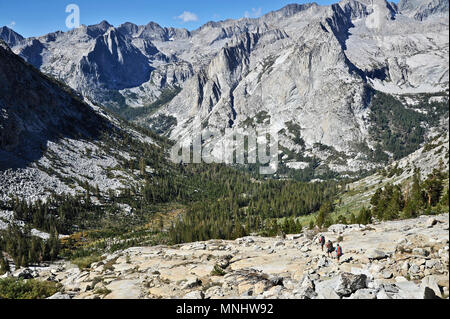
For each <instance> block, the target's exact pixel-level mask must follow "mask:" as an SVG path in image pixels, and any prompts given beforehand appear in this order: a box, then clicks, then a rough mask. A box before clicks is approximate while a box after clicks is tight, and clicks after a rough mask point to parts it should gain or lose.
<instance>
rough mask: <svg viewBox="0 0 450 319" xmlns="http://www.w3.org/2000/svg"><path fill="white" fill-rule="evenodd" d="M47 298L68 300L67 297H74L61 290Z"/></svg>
mask: <svg viewBox="0 0 450 319" xmlns="http://www.w3.org/2000/svg"><path fill="white" fill-rule="evenodd" d="M47 299H54V300H66V299H72V298H71V297H70V295H67V294H63V293H61V292H57V293H56V294H54V295H53V296H50V297H48V298H47Z"/></svg>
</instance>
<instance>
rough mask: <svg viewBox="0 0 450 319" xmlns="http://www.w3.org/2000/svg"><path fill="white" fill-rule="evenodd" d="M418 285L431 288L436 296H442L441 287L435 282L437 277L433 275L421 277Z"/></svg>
mask: <svg viewBox="0 0 450 319" xmlns="http://www.w3.org/2000/svg"><path fill="white" fill-rule="evenodd" d="M420 287H421V288H422V289H425V287H428V288H430V289H431V290H433V292H434V293H435V295H436V296H438V297H442V294H441V289H440V288H439V285H438V283H437V279H436V278H435V277H434V276H428V277H425V278H423V279H422V282H421V284H420Z"/></svg>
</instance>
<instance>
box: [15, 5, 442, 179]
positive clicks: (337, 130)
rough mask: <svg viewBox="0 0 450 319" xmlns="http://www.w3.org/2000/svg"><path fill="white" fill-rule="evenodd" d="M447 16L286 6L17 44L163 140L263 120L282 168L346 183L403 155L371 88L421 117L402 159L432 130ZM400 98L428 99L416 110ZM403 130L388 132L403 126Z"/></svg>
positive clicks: (433, 8)
mask: <svg viewBox="0 0 450 319" xmlns="http://www.w3.org/2000/svg"><path fill="white" fill-rule="evenodd" d="M446 8H448V0H415V1H412V0H404V1H402V2H400V3H399V4H398V5H395V4H394V3H390V2H387V1H385V0H374V1H371V0H370V1H369V0H342V1H341V2H339V3H337V4H334V5H330V6H319V5H317V4H314V3H313V4H305V5H297V4H293V5H289V6H286V7H284V8H282V9H280V10H278V11H274V12H271V13H268V14H266V15H264V16H262V17H260V18H257V19H248V18H244V19H239V20H231V19H229V20H226V21H219V22H209V23H207V24H205V25H204V26H202V27H200V28H199V29H197V30H193V31H187V30H183V29H173V28H162V27H161V26H159V25H157V24H155V23H149V24H147V25H144V26H138V25H135V24H132V23H125V24H123V25H121V26H119V27H117V28H115V27H113V26H111V25H110V24H109V23H107V22H106V21H103V22H101V23H100V24H98V25H94V26H82V27H80V28H78V29H75V30H72V31H69V32H66V33H62V32H56V33H52V34H48V35H46V36H42V37H38V38H30V39H25V40H23V41H21V42H20V43H19V44H18V45H16V46H14V48H13V50H14V52H16V53H17V54H19V55H21V56H22V57H24V58H25V59H26V60H27V61H29V62H30V63H32V64H33V65H35V66H36V67H38V68H40V69H41V71H43V72H45V73H48V74H51V75H53V76H55V77H56V78H58V79H61V80H63V81H64V82H65V83H66V84H68V85H69V86H70V87H72V88H73V89H75V90H77V91H79V92H81V93H82V94H83V95H84V96H87V97H89V98H90V99H91V100H93V101H95V102H99V103H102V104H104V105H106V106H108V107H109V108H112V109H113V110H115V111H116V112H118V113H121V114H123V116H125V117H126V118H127V119H132V120H135V121H136V122H138V123H140V124H142V125H144V126H150V127H151V128H152V129H153V130H154V131H157V132H159V133H164V134H166V135H167V136H169V137H170V138H172V139H176V140H178V139H180V138H181V139H185V138H189V137H190V136H191V135H193V134H195V132H196V131H198V130H199V129H198V128H205V127H207V128H215V129H219V130H221V131H223V130H224V129H225V128H228V127H231V128H232V129H233V130H235V131H239V130H241V131H242V130H247V129H248V128H250V127H255V128H259V127H262V126H267V125H269V127H270V130H272V131H273V132H279V135H280V136H279V138H280V143H281V148H282V154H281V158H282V161H283V163H282V170H281V171H280V172H282V174H285V173H286V172H287V171H289V168H306V169H307V170H308V171H310V170H314V171H316V173H314V174H313V175H314V176H316V177H319V176H322V175H326V176H329V177H330V176H335V175H336V173H339V174H340V175H349V174H350V175H351V174H353V175H355V174H359V172H360V170H371V169H374V168H376V167H379V166H382V165H385V161H386V160H384V161H377V160H375V158H386V157H387V158H388V159H397V156H398V154H393V152H392V147H388V146H386V145H387V143H385V142H380V137H379V136H376V134H375V135H374V134H373V131H374V129H375V130H376V127H377V125H378V123H374V121H373V112H372V110H374V109H379V105H374V103H377V101H379V100H380V99H377V98H375V97H376V96H377V95H380V94H381V93H380V94H379V92H382V93H384V94H387V95H389V96H392V97H394V98H395V99H397V100H401V101H403V102H402V106H401V108H403V109H405V110H408V109H413V112H416V113H417V114H415V113H411V112H409V111H405V112H406V113H409V115H408V116H411V117H413V118H418V117H419V116H418V114H425V113H426V114H428V115H429V116H427V117H422V118H421V119H418V120H417V121H416V122H414V125H416V126H418V127H424V130H423V132H421V133H420V134H421V136H420V137H418V138H417V136H415V137H414V138H410V137H408V138H406V140H409V141H411V140H414V141H415V142H414V143H413V144H414V145H407V146H406V147H405V149H407V150H408V152H411V151H414V150H416V149H417V148H419V147H420V145H421V144H422V145H423V143H424V142H425V140H426V136H427V134H428V133H429V132H430V131H431V130H434V129H436V127H433V126H436V121H434V122H433V123H431V124H430V122H431V120H430V118H431V117H433V116H434V115H433V114H431V113H432V112H431V113H430V112H429V110H428V109H429V105H430V103H429V102H428V100H427V99H428V94H434V95H436V96H435V97H433V98H436V99H440V103H441V104H442V105H440V106H439V108H441V109H442V108H443V105H444V104H445V103H446V101H447V100H448V86H449V68H448V50H449V49H448V32H449V31H448V30H449V27H448V10H446ZM180 91H181V92H180ZM178 92H180V93H179V94H178ZM177 94H178V96H176V95H177ZM403 97H404V98H403ZM409 100H420V101H425V100H426V101H425V102H424V103H421V104H420V103H419V105H415V106H414V107H411V105H410V104H408V103H405V101H409ZM374 101H375V102H374ZM392 103H396V102H392ZM130 107H131V109H130ZM382 112H384V113H385V114H387V113H389V112H390V110H389V108H385V109H383V110H382ZM405 112H403V111H402V112H399V114H400V113H405ZM437 113H438V114H439V116H442V117H445V116H446V114H445V112H441V111H439V112H437ZM447 113H448V112H447ZM402 116H403V115H402ZM440 129H441V130H444V131H445V130H448V127H447V128H446V127H442V126H441V127H440ZM400 130H401V131H402V132H400V133H398V132H391V133H392V135H396V134H397V133H398V134H403V133H404V132H407V131H408V130H409V128H401V129H400ZM391 131H392V130H391ZM398 134H397V135H398ZM404 143H405V142H404V141H402V142H401V143H400V144H402V145H403V144H404ZM217 152H218V153H220V152H219V151H217ZM374 154H375V155H374ZM402 155H407V154H402ZM317 170H320V171H322V172H325V174H320V173H317ZM308 175H311V174H309V173H308ZM314 176H312V177H314ZM310 177H311V176H310Z"/></svg>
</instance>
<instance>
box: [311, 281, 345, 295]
mask: <svg viewBox="0 0 450 319" xmlns="http://www.w3.org/2000/svg"><path fill="white" fill-rule="evenodd" d="M338 281H339V277H337V276H336V277H334V278H332V279H329V280H325V281H321V282H318V283H316V289H315V290H316V293H317V299H340V298H341V297H340V296H339V295H338V294H337V293H336V292H335V291H334V289H335V288H336V286H337V284H338Z"/></svg>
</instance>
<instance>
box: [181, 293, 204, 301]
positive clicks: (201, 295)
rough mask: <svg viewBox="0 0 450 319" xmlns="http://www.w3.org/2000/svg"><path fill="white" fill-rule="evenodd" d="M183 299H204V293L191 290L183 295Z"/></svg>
mask: <svg viewBox="0 0 450 319" xmlns="http://www.w3.org/2000/svg"><path fill="white" fill-rule="evenodd" d="M183 299H191V300H194V299H197V300H198V299H205V294H204V293H203V292H202V291H191V292H190V293H188V294H186V295H184V297H183Z"/></svg>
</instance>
